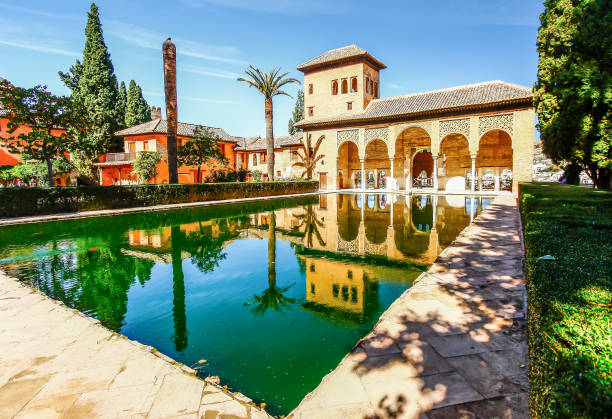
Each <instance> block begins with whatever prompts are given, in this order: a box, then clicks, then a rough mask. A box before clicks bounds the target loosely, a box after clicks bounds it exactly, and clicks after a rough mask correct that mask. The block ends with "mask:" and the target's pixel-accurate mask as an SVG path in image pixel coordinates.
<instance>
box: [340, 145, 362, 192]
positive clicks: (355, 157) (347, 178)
mask: <svg viewBox="0 0 612 419" xmlns="http://www.w3.org/2000/svg"><path fill="white" fill-rule="evenodd" d="M337 179H338V185H337V186H338V189H353V188H359V187H360V184H359V183H360V180H361V163H360V161H359V149H358V148H357V144H355V143H354V142H353V141H345V142H343V143H342V144H340V147H339V148H338V176H337Z"/></svg>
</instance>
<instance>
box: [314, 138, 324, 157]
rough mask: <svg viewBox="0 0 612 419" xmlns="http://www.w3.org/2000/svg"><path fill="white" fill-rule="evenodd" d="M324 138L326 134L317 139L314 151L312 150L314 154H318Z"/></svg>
mask: <svg viewBox="0 0 612 419" xmlns="http://www.w3.org/2000/svg"><path fill="white" fill-rule="evenodd" d="M324 139H325V135H321V136H320V137H319V139H318V140H317V142H316V143H315V146H314V151H313V152H312V154H314V155H315V156H316V155H317V151H319V147H320V146H321V143H323V140H324Z"/></svg>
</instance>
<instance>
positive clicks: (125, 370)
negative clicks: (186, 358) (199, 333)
mask: <svg viewBox="0 0 612 419" xmlns="http://www.w3.org/2000/svg"><path fill="white" fill-rule="evenodd" d="M194 373H195V372H194V371H193V370H192V369H191V368H188V367H187V366H185V365H183V364H180V363H178V362H175V361H173V360H172V359H170V358H168V357H166V356H164V355H162V354H161V353H159V352H157V351H156V350H155V349H153V348H151V347H149V346H145V345H142V344H140V343H138V342H135V341H131V340H129V339H127V338H126V337H124V336H122V335H119V334H117V333H113V332H110V331H109V330H107V329H106V328H104V327H102V326H101V325H100V324H99V323H98V321H97V320H95V319H93V318H90V317H87V316H85V315H83V314H81V313H79V312H78V311H76V310H71V309H69V308H67V307H66V306H64V305H63V304H62V303H60V302H57V301H54V300H52V299H50V298H48V297H46V296H45V295H43V294H42V293H40V292H38V291H36V290H32V289H30V288H28V287H25V286H23V285H22V284H21V283H19V282H18V281H16V280H14V279H11V278H8V277H6V276H4V275H3V274H2V273H0V418H58V417H61V418H97V417H108V418H116V417H124V416H126V417H131V418H145V417H147V418H169V417H180V418H192V417H193V418H205V419H215V418H225V419H230V418H231V419H238V418H254V419H255V418H257V419H259V418H270V416H269V415H268V414H266V413H265V412H264V411H263V410H261V409H259V408H257V407H256V406H255V405H254V404H253V403H252V402H251V401H250V399H248V398H247V397H245V396H243V395H242V394H240V393H231V392H228V391H227V390H224V389H223V388H221V387H219V386H218V385H216V384H214V383H213V382H211V381H207V380H201V379H199V378H198V377H197V376H195V375H194Z"/></svg>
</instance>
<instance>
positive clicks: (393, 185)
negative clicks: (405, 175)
mask: <svg viewBox="0 0 612 419" xmlns="http://www.w3.org/2000/svg"><path fill="white" fill-rule="evenodd" d="M389 161H390V162H391V188H390V190H391V191H393V190H395V176H394V174H395V170H394V167H393V166H394V165H393V158H390V159H389Z"/></svg>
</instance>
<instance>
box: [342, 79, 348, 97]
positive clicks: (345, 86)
mask: <svg viewBox="0 0 612 419" xmlns="http://www.w3.org/2000/svg"><path fill="white" fill-rule="evenodd" d="M342 93H343V94H344V93H348V80H347V79H343V80H342Z"/></svg>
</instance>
